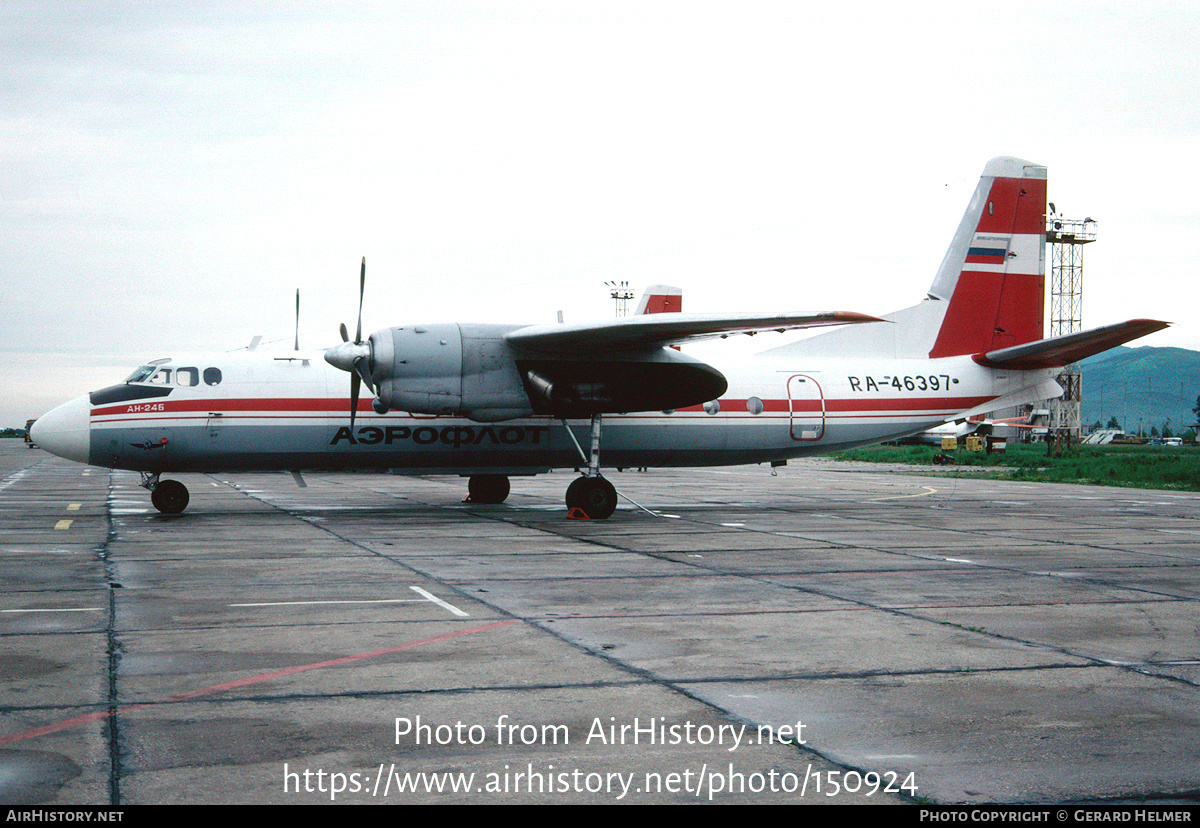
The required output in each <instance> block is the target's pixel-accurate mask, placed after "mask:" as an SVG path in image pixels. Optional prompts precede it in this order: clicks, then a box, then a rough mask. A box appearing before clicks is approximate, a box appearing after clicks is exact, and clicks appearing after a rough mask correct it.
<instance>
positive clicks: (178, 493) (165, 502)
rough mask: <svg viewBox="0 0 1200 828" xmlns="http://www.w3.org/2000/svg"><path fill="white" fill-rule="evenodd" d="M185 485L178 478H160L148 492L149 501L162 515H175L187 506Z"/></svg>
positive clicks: (187, 497)
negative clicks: (152, 489)
mask: <svg viewBox="0 0 1200 828" xmlns="http://www.w3.org/2000/svg"><path fill="white" fill-rule="evenodd" d="M189 499H190V497H189V495H188V490H187V486H185V485H183V484H182V483H180V482H179V481H178V480H162V481H160V482H159V484H158V485H157V486H155V487H154V491H152V492H151V493H150V502H151V503H153V504H154V508H155V509H158V511H160V512H162V513H163V514H164V515H177V514H179V513H180V512H182V511H183V510H184V509H186V508H187V505H188V500H189Z"/></svg>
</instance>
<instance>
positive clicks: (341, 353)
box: [325, 256, 375, 428]
mask: <svg viewBox="0 0 1200 828" xmlns="http://www.w3.org/2000/svg"><path fill="white" fill-rule="evenodd" d="M366 287H367V257H366V256H364V257H363V260H362V270H361V272H360V273H359V276H358V327H357V328H356V329H355V331H354V341H353V342H351V341H350V333H349V331H347V330H346V323H345V322H343V323H342V324H341V325H340V326H339V330H340V331H341V334H342V344H341V345H335V346H333V347H332V348H330V349H328V350H327V351H325V361H326V362H328V363H329V364H330V365H332V366H334V367H335V368H340V369H342V370H343V371H347V372H349V374H350V428H354V416H355V414H356V413H357V412H358V395H359V392H360V390H361V389H362V385H363V383H366V385H367V390H369V391H370V392H371V393H372V394H374V393H375V386H374V384H373V383H372V382H371V343H370V342H369V341H368V342H363V338H362V306H363V293H364V292H365V291H366Z"/></svg>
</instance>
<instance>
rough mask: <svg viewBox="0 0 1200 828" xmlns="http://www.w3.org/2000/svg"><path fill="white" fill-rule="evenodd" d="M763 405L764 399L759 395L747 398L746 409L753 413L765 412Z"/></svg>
mask: <svg viewBox="0 0 1200 828" xmlns="http://www.w3.org/2000/svg"><path fill="white" fill-rule="evenodd" d="M763 407H764V406H763V401H762V400H760V399H759V398H758V397H751V398H750V399H748V400H746V410H747V411H749V412H750V413H751V414H761V413H763Z"/></svg>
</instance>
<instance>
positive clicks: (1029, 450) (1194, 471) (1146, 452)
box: [833, 444, 1200, 492]
mask: <svg viewBox="0 0 1200 828" xmlns="http://www.w3.org/2000/svg"><path fill="white" fill-rule="evenodd" d="M935 454H951V455H953V456H954V465H952V466H934V465H933V457H934V455H935ZM833 457H834V459H837V460H857V461H860V462H867V463H904V464H908V465H914V466H928V467H929V468H930V470H931V471H936V473H938V474H944V475H950V476H953V475H955V474H956V473H957V474H961V475H964V476H965V475H970V476H972V477H978V476H980V475H981V474H982V475H984V476H987V477H997V478H1005V479H1015V480H1029V481H1037V482H1046V483H1085V484H1092V485H1106V486H1131V487H1137V488H1144V489H1175V490H1181V491H1189V492H1200V450H1198V449H1196V448H1188V447H1184V448H1179V447H1171V446H1079V447H1078V448H1073V449H1069V450H1065V451H1063V452H1062V453H1061V454H1052V455H1047V454H1046V446H1045V445H1036V444H1035V445H1029V446H1025V445H1012V444H1010V445H1009V446H1008V451H1006V452H1004V453H1001V454H990V455H988V454H983V453H982V452H970V451H963V450H961V449H959V450H958V451H954V452H942V451H940V450H939V449H936V448H934V447H933V446H869V447H864V448H857V449H851V450H849V451H842V452H838V453H837V454H834V455H833Z"/></svg>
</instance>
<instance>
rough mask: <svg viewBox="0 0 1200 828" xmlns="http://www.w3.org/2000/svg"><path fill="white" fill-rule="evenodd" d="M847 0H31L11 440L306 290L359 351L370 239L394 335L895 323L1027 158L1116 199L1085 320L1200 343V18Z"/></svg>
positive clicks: (15, 229)
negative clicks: (818, 0) (960, 226)
mask: <svg viewBox="0 0 1200 828" xmlns="http://www.w3.org/2000/svg"><path fill="white" fill-rule="evenodd" d="M811 5H812V4H799V3H795V2H781V3H754V2H739V3H702V2H687V3H684V2H663V3H655V2H647V1H646V0H642V1H641V2H619V1H618V2H614V0H604V2H599V3H588V2H571V3H563V2H553V1H552V2H544V3H538V2H496V3H482V2H481V3H466V2H429V3H422V2H403V3H397V2H383V3H370V2H362V1H361V0H360V1H359V2H355V3H303V2H288V3H244V2H238V3H233V2H230V3H212V2H154V3H151V2H53V3H47V2H14V1H13V0H4V2H0V153H3V159H4V163H3V169H4V173H5V174H4V177H3V179H2V180H0V279H3V294H2V295H3V298H2V299H0V303H2V304H0V311H2V320H3V321H2V322H0V389H2V391H3V394H2V395H0V396H2V397H3V399H2V400H0V425H12V424H23V422H24V420H25V419H26V418H29V417H35V416H38V415H40V414H41V413H43V412H44V411H45V410H47V409H48V408H50V407H52V406H54V405H56V404H58V403H60V402H62V401H65V400H66V399H68V398H70V397H72V396H76V395H78V394H81V393H84V392H86V391H88V390H90V389H93V388H96V387H100V386H103V385H108V384H112V383H113V382H117V381H120V380H121V379H123V378H124V376H125V375H126V374H127V373H128V372H129V371H130V370H132V368H133V367H135V366H136V365H137V364H138V363H139V362H142V361H144V360H147V359H152V358H156V357H160V356H168V355H170V354H172V353H174V352H178V351H181V350H218V351H224V350H231V349H235V348H238V347H242V346H244V345H246V344H247V343H248V342H249V341H250V339H251V338H252V337H253V336H255V335H257V334H261V335H263V337H264V341H266V342H271V343H273V344H272V345H270V346H269V347H274V348H279V349H290V348H291V344H292V335H293V330H292V329H293V313H294V301H295V298H294V297H295V290H296V289H297V288H299V289H300V290H301V295H302V304H303V307H302V319H301V331H300V339H301V346H302V347H311V348H317V347H325V346H328V345H331V344H334V343H335V342H336V341H338V339H339V337H338V335H337V325H338V323H339V322H341V321H346V322H347V324H349V325H350V326H351V327H353V323H354V314H355V310H356V304H357V287H358V285H357V281H358V279H357V277H358V267H359V260H360V258H361V257H362V256H364V255H365V256H366V257H367V282H368V284H367V299H366V309H365V311H364V326H365V328H366V329H367V330H368V331H369V330H374V329H376V328H380V327H385V326H388V325H398V324H404V323H410V322H436V321H448V320H455V321H510V322H520V321H528V322H549V321H553V319H554V317H555V313H556V311H558V310H560V309H561V310H562V311H563V312H564V314H565V316H566V318H567V319H568V321H571V320H582V319H585V318H600V317H605V316H611V315H612V312H613V307H612V302H611V300H609V299H608V295H607V291H606V289H605V287H604V282H605V281H606V280H628V281H629V282H631V283H632V284H633V286H634V287H635V288H636V289H637V290H638V291H639V292H640V290H641V289H642V288H644V287H646V286H647V285H649V284H653V283H656V282H664V283H669V284H676V285H679V286H681V287H682V288H683V289H684V307H685V309H686V310H692V311H719V310H731V311H751V310H773V311H792V310H794V311H822V310H833V309H839V310H840V309H845V310H857V311H863V312H867V313H884V312H887V311H890V310H894V309H897V308H900V307H905V306H908V305H911V304H914V303H915V302H916V301H917V300H918V299H920V298H921V297H922V296H923V295H924V292H925V290H926V288H927V287H928V286H929V284H930V282H931V280H932V278H933V274H934V272H935V270H936V269H937V266H938V264H939V262H940V261H941V257H942V254H943V252H944V251H945V248H946V245H947V244H948V243H949V241H950V237H951V235H952V233H953V231H954V229H955V227H956V226H957V222H958V219H959V217H960V215H961V213H962V210H963V208H964V207H965V206H966V202H967V199H968V198H969V196H970V193H971V191H972V189H973V188H974V186H975V182H976V181H977V180H978V177H979V173H980V171H981V170H982V168H983V165H984V164H985V163H986V162H987V160H988V159H989V158H991V157H993V156H996V155H1015V156H1019V157H1022V158H1026V159H1029V160H1032V161H1035V162H1037V163H1041V164H1045V165H1046V166H1048V167H1049V193H1050V200H1052V201H1055V202H1056V203H1057V205H1058V207H1059V209H1060V211H1062V212H1065V213H1066V214H1067V215H1069V216H1074V217H1078V218H1083V217H1092V218H1094V219H1096V220H1097V222H1098V228H1099V240H1098V241H1097V242H1096V243H1095V244H1093V245H1090V246H1089V247H1088V248H1087V249H1086V254H1085V263H1086V264H1085V291H1084V325H1085V326H1093V325H1100V324H1105V323H1109V322H1114V321H1118V320H1121V319H1126V318H1130V317H1141V316H1148V317H1155V318H1162V319H1168V320H1171V321H1173V322H1175V323H1177V324H1176V326H1175V327H1173V328H1172V329H1170V330H1168V331H1166V332H1163V333H1160V334H1156V335H1154V336H1153V337H1149V338H1147V339H1145V340H1143V343H1144V344H1151V345H1178V346H1182V347H1188V348H1200V301H1198V300H1200V285H1198V284H1197V279H1196V267H1195V258H1196V253H1195V251H1196V250H1197V249H1198V245H1197V242H1198V241H1200V239H1198V238H1197V236H1198V231H1197V228H1198V227H1200V223H1198V220H1200V199H1198V198H1197V193H1198V192H1200V180H1198V179H1200V161H1198V160H1197V159H1200V141H1198V140H1197V138H1198V135H1200V130H1198V129H1197V127H1198V121H1200V100H1198V99H1200V57H1198V55H1197V51H1196V48H1195V33H1196V32H1197V31H1200V6H1198V5H1197V4H1191V3H1182V2H1180V3H1176V2H1161V3H1150V4H1130V3H1127V2H1121V3H1108V2H1088V3H1069V2H1068V3H1045V2H1038V3H1032V2H1030V3H1023V2H1015V3H1014V2H1010V3H1005V4H998V5H997V7H996V8H988V9H984V8H977V7H976V4H965V3H947V4H940V3H909V4H883V3H868V4H855V3H847V4H838V5H837V6H836V7H832V4H829V5H830V6H831V7H830V8H821V9H820V11H814V10H813V9H812V8H811ZM1001 6H1002V8H1001ZM782 341H783V340H782V339H771V340H769V341H767V342H766V345H775V344H780V343H781V342H782ZM758 344H760V345H761V344H762V338H759V340H758ZM764 347H765V346H764Z"/></svg>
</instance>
